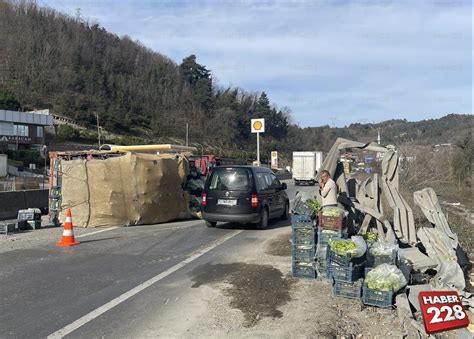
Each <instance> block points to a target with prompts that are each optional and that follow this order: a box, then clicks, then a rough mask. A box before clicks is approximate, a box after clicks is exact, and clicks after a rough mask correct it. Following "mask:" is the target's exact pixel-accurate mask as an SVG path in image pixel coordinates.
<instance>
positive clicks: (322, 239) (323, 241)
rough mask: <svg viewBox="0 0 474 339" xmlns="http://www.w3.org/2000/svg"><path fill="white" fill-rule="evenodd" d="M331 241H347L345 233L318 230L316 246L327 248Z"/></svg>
mask: <svg viewBox="0 0 474 339" xmlns="http://www.w3.org/2000/svg"><path fill="white" fill-rule="evenodd" d="M326 231H327V230H326ZM332 239H347V231H342V232H341V231H330V232H323V230H322V229H321V228H318V245H321V246H327V245H328V244H329V240H332Z"/></svg>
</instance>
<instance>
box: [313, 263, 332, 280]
mask: <svg viewBox="0 0 474 339" xmlns="http://www.w3.org/2000/svg"><path fill="white" fill-rule="evenodd" d="M315 268H316V272H317V274H318V277H319V278H329V273H328V264H327V261H326V260H316V263H315Z"/></svg>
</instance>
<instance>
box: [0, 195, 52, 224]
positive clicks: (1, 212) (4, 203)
mask: <svg viewBox="0 0 474 339" xmlns="http://www.w3.org/2000/svg"><path fill="white" fill-rule="evenodd" d="M48 204H49V199H48V190H47V189H39V190H27V191H11V192H0V220H6V219H16V217H17V215H18V211H19V210H22V209H25V208H48Z"/></svg>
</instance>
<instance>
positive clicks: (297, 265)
mask: <svg viewBox="0 0 474 339" xmlns="http://www.w3.org/2000/svg"><path fill="white" fill-rule="evenodd" d="M292 273H293V277H295V278H306V279H316V271H315V270H314V266H313V264H311V265H309V264H308V263H306V262H299V261H293V265H292Z"/></svg>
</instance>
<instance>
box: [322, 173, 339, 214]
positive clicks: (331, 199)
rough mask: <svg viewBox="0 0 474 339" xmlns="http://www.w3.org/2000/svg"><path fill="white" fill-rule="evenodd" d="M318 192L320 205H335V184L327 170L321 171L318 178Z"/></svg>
mask: <svg viewBox="0 0 474 339" xmlns="http://www.w3.org/2000/svg"><path fill="white" fill-rule="evenodd" d="M319 194H320V195H321V198H322V206H323V208H324V207H337V185H336V182H335V181H334V180H332V179H331V175H330V174H329V172H328V171H327V170H322V171H321V179H320V180H319Z"/></svg>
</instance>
